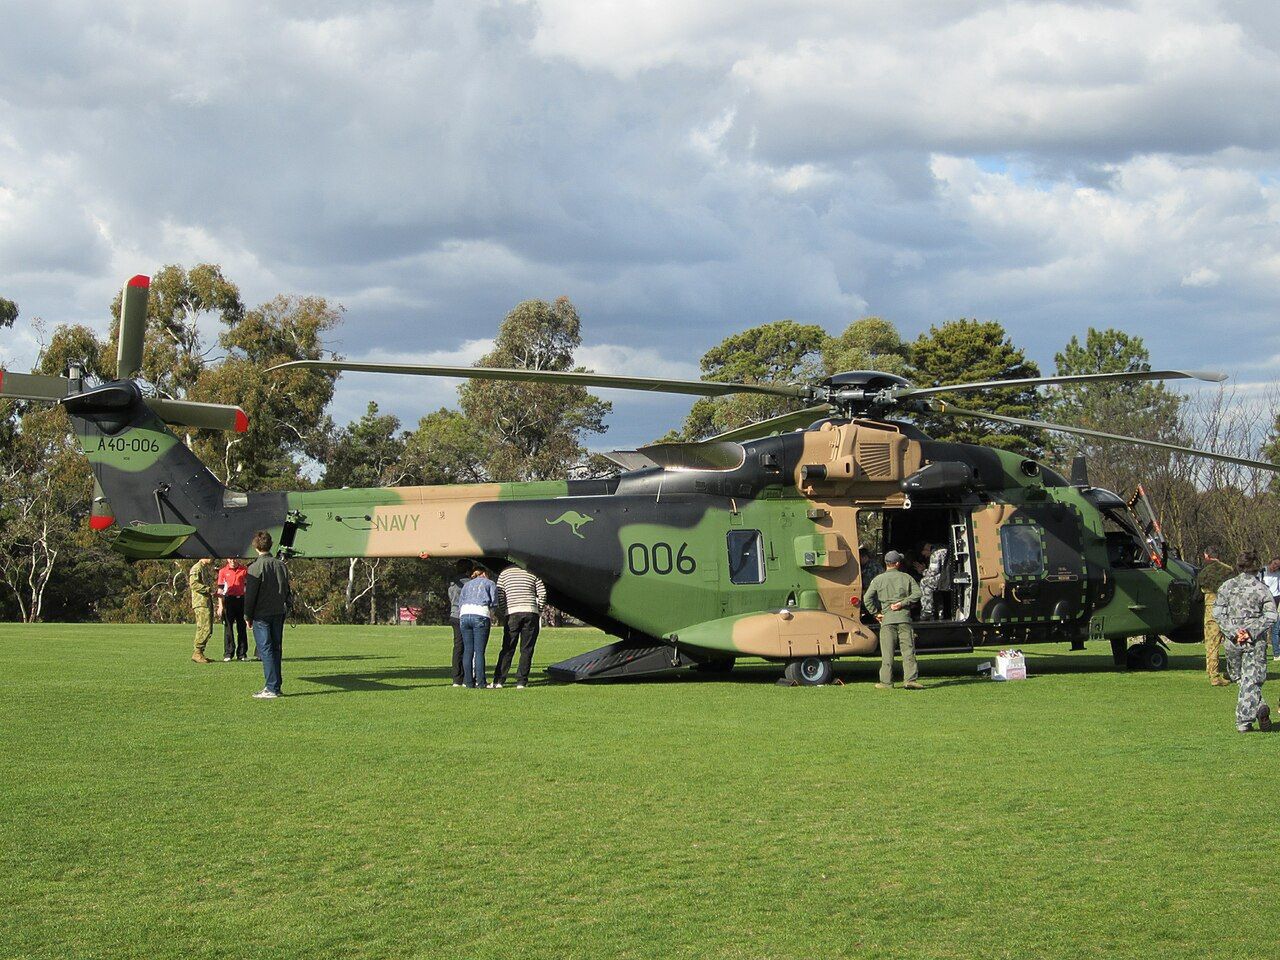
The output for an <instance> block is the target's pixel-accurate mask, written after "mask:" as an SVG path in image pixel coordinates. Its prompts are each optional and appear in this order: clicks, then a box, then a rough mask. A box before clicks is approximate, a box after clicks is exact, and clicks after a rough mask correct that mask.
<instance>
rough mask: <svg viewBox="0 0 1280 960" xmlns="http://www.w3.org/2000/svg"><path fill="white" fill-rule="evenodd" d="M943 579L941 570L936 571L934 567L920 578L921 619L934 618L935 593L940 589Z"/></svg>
mask: <svg viewBox="0 0 1280 960" xmlns="http://www.w3.org/2000/svg"><path fill="white" fill-rule="evenodd" d="M941 580H942V573H941V571H936V570H934V569H933V568H932V567H930V568H929V569H928V570H926V571H925V572H924V575H923V576H922V577H921V578H920V619H921V620H932V619H933V595H934V594H935V593H937V591H938V584H939V582H941Z"/></svg>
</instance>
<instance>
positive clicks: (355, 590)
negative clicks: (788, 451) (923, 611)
mask: <svg viewBox="0 0 1280 960" xmlns="http://www.w3.org/2000/svg"><path fill="white" fill-rule="evenodd" d="M110 309H111V311H112V317H113V323H112V326H111V329H110V332H109V333H108V336H107V337H106V338H105V339H103V338H100V337H98V336H97V335H96V334H95V333H94V332H93V331H92V330H91V329H90V328H88V327H86V326H83V325H75V324H60V325H57V326H55V327H54V328H53V329H52V331H50V332H49V333H48V336H47V339H46V341H45V342H44V344H43V346H42V349H41V351H40V354H39V357H38V360H37V363H36V365H35V368H34V370H33V372H37V373H44V374H54V375H56V374H61V373H63V372H64V371H65V369H66V366H67V364H68V363H69V362H72V361H76V362H80V363H82V364H83V365H84V368H85V372H86V373H87V374H88V375H89V376H91V377H94V378H96V379H100V380H108V379H112V378H113V377H114V375H115V362H116V354H115V349H114V343H115V337H116V330H117V327H118V323H119V309H120V303H119V298H118V297H117V298H116V301H115V302H114V303H113V304H112V305H111V307H110ZM17 316H18V306H17V305H15V304H14V303H12V302H11V301H9V300H5V299H3V298H0V328H4V327H7V326H11V325H12V324H13V322H14V320H15V319H16V318H17ZM342 320H343V316H342V308H341V307H340V306H337V305H334V304H330V303H329V302H327V301H326V300H325V299H324V298H321V297H306V296H284V295H281V296H277V297H275V298H274V299H272V300H269V301H267V302H265V303H262V304H259V305H257V306H255V307H247V306H246V305H245V304H244V302H243V301H242V298H241V296H240V291H239V289H238V287H237V286H236V285H235V283H233V282H232V281H231V280H230V279H228V278H227V277H226V276H225V275H224V274H223V272H222V270H221V268H220V267H218V266H217V265H214V264H199V265H197V266H194V267H192V268H190V269H186V268H184V267H182V266H179V265H169V266H165V267H163V268H162V269H160V270H159V271H157V272H156V274H155V276H154V277H153V279H152V285H151V297H150V301H149V307H148V320H147V328H146V335H145V336H146V339H145V350H144V362H143V368H142V371H141V374H140V375H141V377H142V378H143V379H145V380H147V381H148V382H149V383H150V384H151V385H152V386H153V387H154V389H155V390H156V392H157V393H158V394H159V395H160V396H165V397H175V398H182V399H191V400H201V401H209V402H216V403H233V404H238V405H239V406H241V407H243V408H244V409H245V411H246V413H247V414H248V415H249V429H248V431H247V432H246V433H243V434H229V433H222V432H216V431H203V430H179V431H178V432H179V433H180V434H181V435H182V437H183V439H184V441H185V442H186V443H188V444H189V445H190V446H191V448H192V449H193V450H194V451H195V452H196V453H197V454H198V455H199V456H200V457H201V459H202V460H203V461H204V462H205V463H206V464H207V465H208V466H209V468H210V469H211V470H213V472H214V473H215V474H217V475H218V477H219V479H221V480H222V481H223V482H225V483H227V484H228V485H229V486H232V487H235V488H237V489H244V490H250V489H252V490H284V489H295V490H299V489H311V488H325V487H369V486H387V485H411V484H445V483H478V482H486V481H500V482H501V481H518V480H543V479H553V478H558V477H564V476H566V475H576V476H586V475H600V474H601V473H604V472H607V471H608V470H609V469H611V467H610V465H609V464H608V461H605V460H604V459H603V458H600V457H593V456H591V455H590V454H589V453H588V451H587V443H588V442H589V441H590V440H591V438H593V437H598V436H600V435H601V434H603V433H604V432H605V430H606V426H605V423H604V421H605V417H606V416H607V414H608V413H609V412H610V404H609V403H607V402H605V401H602V400H599V399H598V398H596V397H595V396H593V395H592V394H590V393H589V392H587V391H586V390H585V389H583V388H579V387H560V386H551V385H548V384H516V383H500V382H495V381H470V382H466V383H464V384H463V385H462V386H460V387H459V388H458V409H456V410H455V409H449V408H441V409H439V410H436V411H434V412H431V413H428V414H426V415H425V416H423V417H422V418H421V419H420V420H419V422H418V423H417V425H416V426H414V427H413V428H411V429H407V428H405V427H404V425H402V424H401V423H400V421H399V419H398V418H397V417H395V416H393V415H390V414H384V413H382V412H381V411H380V410H379V409H378V407H377V405H376V404H375V403H370V404H369V405H368V408H367V410H366V411H365V413H364V415H363V416H361V417H360V418H359V419H357V420H354V421H352V422H350V423H347V424H344V425H338V424H336V423H334V421H333V419H332V416H331V414H330V408H331V404H332V400H333V392H334V382H335V380H336V374H332V373H320V372H316V371H311V370H288V371H282V372H277V373H272V374H267V373H266V372H265V371H266V369H267V368H268V367H271V366H275V365H277V364H280V363H285V362H287V361H290V360H303V359H319V358H321V357H322V356H331V355H332V353H331V351H330V349H329V347H330V344H331V342H332V340H333V337H334V335H335V331H337V330H338V329H339V328H340V326H341V324H342ZM211 322H216V330H217V333H216V336H214V337H207V336H206V334H205V333H204V330H205V329H208V328H209V325H210V323H211ZM581 325H582V321H581V318H580V317H579V315H578V312H577V310H576V309H575V308H574V306H573V304H572V303H571V302H570V301H569V300H568V299H566V298H563V297H562V298H560V299H558V300H556V301H555V302H553V303H548V302H546V301H542V300H526V301H524V302H522V303H520V304H517V305H516V306H515V307H514V308H513V309H512V311H511V312H510V313H509V314H507V316H506V317H505V319H503V321H502V322H501V324H500V326H499V328H498V331H497V335H496V337H495V339H494V345H493V349H492V350H491V351H490V352H489V353H488V354H486V355H485V356H484V357H482V358H481V359H480V360H479V361H478V365H480V366H503V367H526V368H531V369H540V370H573V369H581V368H580V367H578V366H577V365H576V362H575V352H576V351H577V349H578V348H579V347H580V346H581V343H582V330H581ZM37 329H40V330H42V331H43V330H44V329H45V328H44V326H43V325H42V324H37ZM1143 369H1150V356H1149V352H1148V350H1147V348H1146V346H1145V344H1144V343H1143V341H1142V339H1141V338H1140V337H1136V336H1132V335H1129V334H1127V333H1124V332H1122V331H1119V330H1110V329H1108V330H1095V329H1089V330H1088V331H1087V333H1086V334H1085V336H1084V338H1083V340H1082V339H1080V338H1079V337H1076V336H1073V337H1072V338H1071V339H1070V341H1069V342H1068V343H1067V344H1065V345H1064V347H1063V349H1062V350H1061V351H1060V352H1059V353H1057V354H1056V355H1055V357H1054V369H1053V370H1052V371H1046V373H1050V374H1077V373H1110V372H1120V371H1128V370H1143ZM701 370H702V375H703V378H704V379H708V380H719V381H727V380H746V381H754V382H760V381H780V382H782V381H787V382H795V381H808V382H812V381H816V380H819V379H821V378H822V377H823V376H826V375H830V374H833V373H836V372H839V371H845V370H880V371H884V372H887V373H895V374H899V375H902V376H905V377H907V378H909V379H911V380H912V381H913V382H915V383H917V384H921V385H933V384H937V385H945V384H950V383H961V382H966V381H977V380H998V379H1017V378H1025V377H1035V376H1039V375H1040V374H1041V371H1040V368H1039V367H1038V366H1037V364H1036V363H1035V362H1034V361H1032V360H1031V359H1030V358H1028V357H1027V355H1026V352H1025V351H1024V350H1023V349H1022V348H1021V347H1019V346H1017V345H1016V344H1014V343H1013V341H1012V339H1011V338H1010V336H1009V334H1008V333H1007V331H1006V330H1005V329H1004V327H1003V326H1002V325H1001V324H999V323H998V322H996V321H991V320H975V319H956V320H949V321H946V322H942V323H940V324H937V325H935V326H932V327H931V328H930V329H928V330H927V331H925V332H923V333H921V334H919V336H917V337H916V338H914V339H907V338H904V337H903V336H902V334H901V332H900V331H899V330H898V329H897V327H896V326H895V325H894V324H893V323H892V322H890V321H889V320H886V319H884V318H881V317H863V318H860V319H857V320H854V321H853V322H851V323H850V324H849V325H848V326H847V327H846V328H845V329H844V330H843V331H842V332H841V333H839V334H837V335H832V334H830V333H828V332H827V331H826V330H825V329H824V328H822V327H820V326H817V325H813V324H802V323H797V322H795V321H793V320H779V321H775V322H771V323H764V324H760V325H757V326H754V327H751V328H748V329H746V330H743V331H741V332H739V333H735V334H733V335H731V336H729V337H726V338H725V339H724V340H723V341H722V342H721V343H719V344H717V345H716V346H714V347H713V348H711V349H710V350H708V351H707V352H706V353H705V354H704V355H703V356H702V359H701ZM1271 400H1272V397H1271V396H1270V395H1268V396H1266V397H1258V396H1256V395H1252V394H1243V393H1239V392H1233V391H1232V390H1230V389H1225V390H1224V389H1202V390H1200V391H1198V392H1197V393H1196V394H1194V395H1184V394H1181V393H1179V392H1177V391H1176V390H1173V389H1170V388H1169V387H1167V386H1165V385H1163V384H1149V383H1137V384H1134V383H1125V384H1115V385H1109V386H1105V387H1098V386H1095V387H1063V388H1057V389H1054V390H1052V391H1049V392H1040V391H1036V390H1032V389H1026V388H1008V389H1001V390H993V391H989V392H986V393H983V394H971V395H966V396H965V398H964V405H965V406H966V407H970V408H972V409H981V410H987V411H990V412H994V413H998V414H1004V415H1007V416H1013V417H1021V418H1033V419H1035V418H1043V419H1048V420H1052V421H1056V422H1059V423H1064V424H1068V425H1076V426H1084V427H1089V428H1092V429H1100V430H1104V431H1107V432H1111V433H1127V434H1133V435H1135V436H1140V437H1147V438H1152V439H1160V440H1165V441H1168V442H1170V443H1176V444H1182V445H1189V446H1199V447H1205V448H1208V449H1213V450H1216V451H1219V452H1223V453H1231V454H1235V455H1237V456H1246V457H1261V458H1263V459H1268V460H1272V461H1276V458H1277V457H1278V456H1280V441H1278V440H1277V436H1278V435H1280V433H1278V429H1277V428H1278V424H1277V422H1276V420H1275V418H1274V410H1275V405H1274V403H1273V402H1271ZM789 409H791V407H789V406H788V404H787V401H786V400H784V399H781V398H773V397H765V396H754V395H753V396H748V395H738V396H733V397H722V398H714V399H710V398H708V399H699V400H697V401H696V402H695V403H694V404H693V405H692V408H691V409H690V412H689V414H688V416H687V417H686V419H685V421H684V423H683V424H682V425H681V427H680V428H679V429H678V430H673V431H671V432H670V433H668V434H667V435H666V437H664V438H663V439H681V440H697V439H703V438H706V437H708V436H713V435H715V434H717V433H720V432H723V431H725V430H729V429H732V428H734V427H738V426H742V425H744V424H746V423H749V422H752V421H754V420H760V419H764V418H767V417H772V416H777V415H780V414H782V413H786V412H787V411H788V410H789ZM918 422H919V425H920V426H921V427H922V428H923V429H924V430H925V431H926V432H928V433H929V434H930V435H931V436H934V437H935V438H937V439H941V440H953V441H957V442H963V443H982V444H987V445H992V446H998V447H1002V448H1004V449H1007V450H1011V451H1016V452H1020V453H1023V454H1025V455H1027V456H1033V457H1037V458H1041V459H1044V460H1046V461H1047V462H1049V463H1050V464H1051V465H1055V466H1058V467H1059V468H1062V469H1064V470H1065V469H1066V468H1067V466H1068V464H1069V462H1070V460H1071V458H1072V457H1073V456H1074V455H1075V454H1077V453H1084V454H1086V456H1088V458H1089V463H1090V470H1091V479H1092V480H1093V482H1094V483H1095V484H1097V485H1099V486H1104V487H1107V488H1109V489H1113V490H1116V491H1117V492H1119V493H1121V494H1125V493H1128V492H1129V491H1130V490H1132V489H1133V488H1134V487H1135V485H1136V484H1138V483H1142V484H1143V485H1144V486H1145V488H1146V490H1147V493H1148V496H1149V497H1150V498H1151V499H1152V501H1153V503H1154V504H1155V507H1156V511H1157V513H1158V514H1159V515H1160V516H1161V517H1162V519H1163V520H1164V522H1165V526H1166V532H1168V533H1169V534H1170V539H1171V541H1172V543H1173V545H1174V547H1175V548H1176V549H1178V550H1179V551H1180V552H1181V553H1182V554H1183V555H1184V556H1186V557H1188V558H1192V557H1194V556H1196V555H1197V554H1198V551H1199V550H1200V549H1201V548H1202V547H1203V546H1205V545H1206V544H1208V543H1211V542H1212V543H1214V544H1216V545H1217V546H1219V547H1220V548H1221V549H1223V550H1224V551H1226V552H1227V553H1228V554H1230V553H1232V552H1235V551H1237V550H1239V549H1240V548H1242V547H1245V546H1250V547H1253V548H1255V549H1259V550H1262V551H1264V552H1269V551H1271V550H1275V549H1277V548H1280V541H1277V542H1273V540H1275V539H1276V535H1275V534H1273V532H1272V531H1275V530H1276V529H1277V528H1278V524H1277V521H1278V520H1280V509H1278V508H1277V492H1276V490H1275V489H1273V487H1272V484H1271V475H1269V474H1265V473H1263V472H1261V471H1251V470H1247V469H1243V468H1236V467H1232V466H1229V465H1223V464H1217V463H1209V462H1207V461H1203V460H1198V459H1195V458H1190V457H1186V456H1182V455H1177V454H1172V455H1171V454H1166V453H1163V452H1160V451H1153V450H1148V449H1143V448H1137V447H1132V446H1126V445H1118V444H1114V443H1109V442H1106V441H1092V440H1087V441H1082V440H1081V439H1080V438H1073V437H1064V436H1063V435H1053V434H1047V433H1044V432H1041V431H1037V430H1033V429H1029V428H1022V427H1013V426H1005V425H1002V424H998V423H987V422H984V421H980V420H972V419H953V418H944V417H927V416H926V417H919V418H918ZM92 493H93V482H92V478H91V476H90V473H89V469H88V465H87V463H86V461H85V459H84V458H83V456H81V454H80V452H79V450H78V448H77V447H76V444H75V441H74V438H73V437H72V436H71V434H70V425H69V423H68V421H67V418H66V415H65V413H64V412H63V411H62V409H61V408H59V407H51V406H44V405H37V404H28V403H22V402H17V401H12V400H7V401H6V400H0V619H10V620H13V619H17V620H25V621H35V620H102V621H125V622H171V621H180V620H184V619H186V618H187V617H188V613H187V607H188V601H187V597H186V596H185V578H184V577H183V569H182V565H180V564H176V563H173V562H169V561H154V562H146V561H144V562H137V563H129V562H126V561H125V560H124V559H123V558H121V557H119V556H118V555H116V554H115V553H114V552H112V551H111V550H110V549H109V548H108V547H107V546H106V545H105V543H104V540H103V538H102V537H101V536H99V535H97V534H94V533H92V532H90V531H89V529H88V525H87V518H88V515H89V510H90V505H91V498H92ZM291 569H292V571H293V579H294V584H295V588H296V591H297V595H298V603H299V607H298V610H297V611H296V612H297V615H298V616H299V617H300V618H301V619H303V620H309V621H313V622H320V623H351V622H364V623H373V622H381V621H385V620H388V619H390V618H392V617H394V615H395V607H396V605H397V603H398V602H404V603H410V604H412V605H420V606H423V607H424V608H425V609H426V611H427V614H428V616H432V617H433V618H436V619H439V618H441V617H443V615H444V613H445V600H444V596H443V588H444V583H445V581H446V579H447V576H448V564H447V562H444V561H436V560H414V559H386V558H382V559H379V558H356V559H351V560H346V561H321V560H306V559H304V558H298V559H295V560H294V561H292V562H291Z"/></svg>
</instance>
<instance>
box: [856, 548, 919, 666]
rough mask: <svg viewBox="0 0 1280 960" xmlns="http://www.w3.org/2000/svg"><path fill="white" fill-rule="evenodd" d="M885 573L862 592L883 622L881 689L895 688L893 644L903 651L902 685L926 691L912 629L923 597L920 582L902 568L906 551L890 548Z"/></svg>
mask: <svg viewBox="0 0 1280 960" xmlns="http://www.w3.org/2000/svg"><path fill="white" fill-rule="evenodd" d="M884 565H885V567H886V568H887V569H886V570H885V572H884V573H882V574H880V575H878V576H877V577H876V578H875V579H874V580H872V581H871V586H869V587H867V590H866V592H865V593H864V594H863V595H862V603H863V606H865V607H866V608H867V609H868V610H869V611H871V613H872V614H873V615H874V616H875V618H876V620H877V621H879V623H880V682H879V683H877V684H876V688H877V689H879V690H889V689H891V688H892V687H893V647H894V644H895V643H896V644H897V645H898V647H899V648H900V649H901V650H902V679H903V684H902V686H903V687H905V688H906V689H907V690H923V689H924V687H923V686H922V685H921V684H920V682H919V676H920V669H919V667H918V666H917V665H916V637H915V633H914V631H912V629H911V605H912V604H913V603H918V602H919V601H920V598H921V593H920V585H919V584H918V583H916V581H915V579H914V578H913V577H911V576H910V575H909V574H907V573H904V572H903V570H902V554H900V553H899V552H898V551H897V550H890V551H889V552H888V553H886V554H885V555H884Z"/></svg>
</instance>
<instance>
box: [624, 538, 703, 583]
mask: <svg viewBox="0 0 1280 960" xmlns="http://www.w3.org/2000/svg"><path fill="white" fill-rule="evenodd" d="M688 549H689V544H687V543H682V544H680V547H679V549H678V550H677V549H674V548H673V547H672V546H671V544H669V543H665V542H663V541H661V540H659V541H658V542H657V543H655V544H652V545H650V544H647V543H633V544H631V546H629V547H627V569H628V570H630V571H631V573H632V574H634V575H635V576H637V577H643V576H645V575H646V574H649V573H656V574H658V575H659V576H662V577H665V576H666V575H667V574H669V573H672V572H675V573H679V574H683V575H684V576H688V575H689V574H691V573H693V571H695V570H697V569H698V564H697V561H695V560H694V559H693V557H691V556H689V554H688V552H687V551H688Z"/></svg>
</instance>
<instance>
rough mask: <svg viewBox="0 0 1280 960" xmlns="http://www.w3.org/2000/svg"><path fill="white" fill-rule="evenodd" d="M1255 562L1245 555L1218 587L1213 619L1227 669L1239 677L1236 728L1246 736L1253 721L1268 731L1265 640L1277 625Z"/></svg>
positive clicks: (1255, 558)
mask: <svg viewBox="0 0 1280 960" xmlns="http://www.w3.org/2000/svg"><path fill="white" fill-rule="evenodd" d="M1257 568H1258V559H1257V557H1256V556H1254V555H1253V554H1245V555H1244V556H1242V557H1241V558H1240V561H1239V562H1238V563H1237V564H1236V570H1237V571H1239V572H1238V573H1237V575H1236V576H1234V577H1232V578H1231V579H1230V580H1228V581H1226V582H1225V583H1223V584H1222V586H1221V587H1219V588H1218V597H1217V600H1216V601H1215V602H1214V604H1213V616H1214V619H1215V620H1217V621H1218V626H1219V627H1221V628H1222V632H1223V634H1224V635H1225V638H1226V639H1225V640H1224V641H1223V644H1222V646H1223V649H1224V650H1225V651H1226V654H1227V664H1228V669H1230V670H1231V672H1232V673H1237V672H1238V673H1239V675H1240V699H1239V700H1238V701H1237V703H1236V729H1237V730H1239V731H1240V732H1241V733H1248V732H1249V731H1250V730H1252V729H1253V722H1254V720H1257V721H1258V726H1260V727H1261V728H1262V729H1263V730H1270V729H1271V708H1270V707H1269V706H1267V704H1266V702H1265V701H1264V700H1263V699H1262V685H1263V683H1265V682H1266V679H1267V640H1268V638H1269V636H1270V632H1271V626H1272V624H1274V623H1275V622H1276V604H1275V601H1274V600H1273V599H1272V598H1271V591H1270V590H1268V589H1267V588H1266V587H1265V586H1263V585H1262V584H1261V583H1259V582H1258V580H1257V579H1256V578H1255V577H1254V576H1253V571H1254V570H1256V569H1257Z"/></svg>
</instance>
